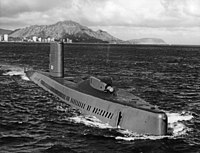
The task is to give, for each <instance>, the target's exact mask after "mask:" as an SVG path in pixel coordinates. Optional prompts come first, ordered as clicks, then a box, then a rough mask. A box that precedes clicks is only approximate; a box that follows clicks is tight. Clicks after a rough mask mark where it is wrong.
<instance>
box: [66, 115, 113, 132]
mask: <svg viewBox="0 0 200 153" xmlns="http://www.w3.org/2000/svg"><path fill="white" fill-rule="evenodd" d="M68 120H70V121H73V122H75V123H83V124H85V125H86V126H92V127H98V128H101V129H107V128H113V127H112V126H110V125H108V123H102V121H100V120H99V119H98V118H96V117H95V116H75V117H70V118H68Z"/></svg>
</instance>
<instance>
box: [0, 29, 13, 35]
mask: <svg viewBox="0 0 200 153" xmlns="http://www.w3.org/2000/svg"><path fill="white" fill-rule="evenodd" d="M11 32H12V30H6V29H0V35H4V34H10V33H11Z"/></svg>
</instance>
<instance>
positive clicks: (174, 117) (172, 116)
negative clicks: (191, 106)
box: [166, 111, 193, 136]
mask: <svg viewBox="0 0 200 153" xmlns="http://www.w3.org/2000/svg"><path fill="white" fill-rule="evenodd" d="M166 114H167V116H168V128H170V129H171V130H172V135H173V136H180V135H185V134H187V132H188V131H191V129H190V128H188V127H187V126H186V125H185V124H184V123H183V122H184V121H189V120H191V119H193V116H192V115H191V113H190V112H185V111H182V112H180V113H169V112H166Z"/></svg>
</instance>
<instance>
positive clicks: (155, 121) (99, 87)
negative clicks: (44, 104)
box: [26, 43, 168, 135]
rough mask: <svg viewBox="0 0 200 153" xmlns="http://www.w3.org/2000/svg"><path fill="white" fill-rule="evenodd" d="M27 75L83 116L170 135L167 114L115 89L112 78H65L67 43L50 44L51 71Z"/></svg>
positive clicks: (137, 130) (122, 127)
mask: <svg viewBox="0 0 200 153" xmlns="http://www.w3.org/2000/svg"><path fill="white" fill-rule="evenodd" d="M26 75H27V76H28V77H29V78H30V80H31V81H33V82H34V83H36V84H37V85H38V86H40V87H42V88H43V89H45V90H47V91H49V92H50V93H52V94H54V95H56V96H57V97H59V98H60V99H61V100H62V101H63V102H65V103H67V104H69V105H71V106H72V107H75V108H77V109H79V110H80V111H81V113H82V114H83V115H91V116H95V117H96V118H98V119H99V120H101V121H102V122H103V123H108V124H109V125H110V126H112V127H115V128H121V129H126V130H129V131H132V132H135V133H137V134H149V135H166V134H167V124H168V121H167V115H166V114H165V113H164V112H163V111H161V110H159V109H158V108H157V107H155V106H153V105H151V104H149V103H147V102H146V101H144V100H143V99H141V98H139V97H137V96H135V95H133V94H131V93H129V92H127V91H126V90H124V89H120V88H117V87H113V86H112V79H108V78H106V79H105V78H96V77H94V76H91V77H89V78H88V79H86V80H81V81H79V82H77V83H75V82H73V81H70V80H68V79H67V78H65V77H64V44H63V43H51V44H50V70H49V72H39V71H34V70H29V71H26Z"/></svg>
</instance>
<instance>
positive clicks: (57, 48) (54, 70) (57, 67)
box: [49, 42, 64, 78]
mask: <svg viewBox="0 0 200 153" xmlns="http://www.w3.org/2000/svg"><path fill="white" fill-rule="evenodd" d="M49 60H50V61H49V62H50V64H49V71H50V75H51V76H53V77H60V78H63V77H64V43H63V42H59V43H58V42H55V43H51V44H50V55H49Z"/></svg>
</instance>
